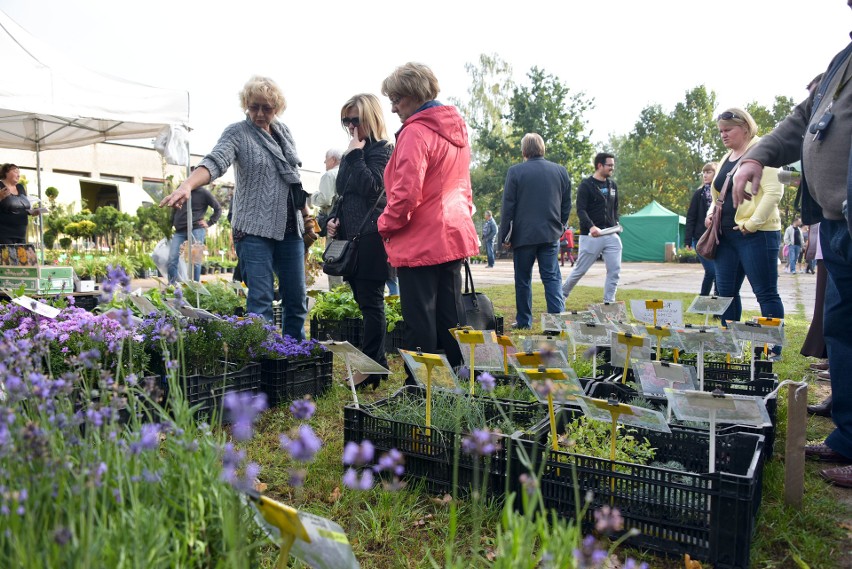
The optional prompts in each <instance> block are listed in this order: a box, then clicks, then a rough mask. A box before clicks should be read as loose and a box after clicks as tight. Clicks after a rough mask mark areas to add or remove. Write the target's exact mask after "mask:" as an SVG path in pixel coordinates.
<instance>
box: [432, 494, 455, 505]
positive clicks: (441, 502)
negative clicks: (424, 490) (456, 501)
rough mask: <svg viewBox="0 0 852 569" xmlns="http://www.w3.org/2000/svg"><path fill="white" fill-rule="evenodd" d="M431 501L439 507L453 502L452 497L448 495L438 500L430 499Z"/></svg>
mask: <svg viewBox="0 0 852 569" xmlns="http://www.w3.org/2000/svg"><path fill="white" fill-rule="evenodd" d="M432 501H433V502H435V503H436V504H438V505H439V506H446V505H447V504H449V503H450V502H452V501H453V497H452V496H450V495H449V494H444V495H443V496H441V497H440V498H432Z"/></svg>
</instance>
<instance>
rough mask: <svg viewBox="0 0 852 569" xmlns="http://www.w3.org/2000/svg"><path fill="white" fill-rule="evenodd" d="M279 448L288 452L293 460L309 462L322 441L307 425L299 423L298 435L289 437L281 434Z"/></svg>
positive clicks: (320, 446)
mask: <svg viewBox="0 0 852 569" xmlns="http://www.w3.org/2000/svg"><path fill="white" fill-rule="evenodd" d="M281 448H283V449H284V450H286V451H287V452H288V453H290V456H291V457H293V460H298V461H300V462H311V461H312V460H313V459H314V455H315V454H316V453H317V452H318V451H319V449H320V448H322V441H321V440H320V439H319V437H317V436H316V435H315V434H314V430H313V429H311V427H310V426H308V425H300V426H299V431H298V435H297V436H296V437H295V438H293V439H290V438H289V437H287V436H286V435H281Z"/></svg>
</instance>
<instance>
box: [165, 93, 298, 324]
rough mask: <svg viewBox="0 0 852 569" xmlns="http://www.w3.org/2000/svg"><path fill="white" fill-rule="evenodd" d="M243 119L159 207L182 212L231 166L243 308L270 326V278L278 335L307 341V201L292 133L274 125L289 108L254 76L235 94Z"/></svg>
mask: <svg viewBox="0 0 852 569" xmlns="http://www.w3.org/2000/svg"><path fill="white" fill-rule="evenodd" d="M240 104H241V106H242V109H243V111H244V112H245V114H246V118H245V120H243V121H240V122H237V123H234V124H232V125H230V126H228V127H227V128H226V129H225V131H224V132H223V133H222V136H221V137H220V138H219V142H217V143H216V146H215V147H214V148H213V150H212V151H211V152H210V154H208V155H207V156H205V157H204V159H203V160H201V162H200V163H199V164H198V166H197V167H196V168H195V171H194V172H193V173H192V174H190V176H189V178H187V179H186V180H185V181H184V182H183V183H181V184H180V186H178V187H177V189H176V190H175V191H174V192H173V193H172V194H170V195H169V196H167V197H166V198H165V199H163V201H162V202H161V203H160V205H161V206H171V207H177V208H180V207H182V206H183V204H184V203H185V202H186V200H187V198H188V197H189V194H190V192H191V191H192V190H194V189H196V188H199V187H201V186H203V185H205V184H208V183H210V182H211V181H212V180H215V179H217V178H219V177H220V176H221V175H222V174H224V173H225V171H226V170H227V169H228V168H229V167H230V166H231V165H233V166H234V172H235V178H236V189H235V191H234V199H233V202H232V204H231V215H232V219H231V224H232V226H233V231H234V245H235V247H236V250H237V256H238V257H239V258H240V267H241V269H242V275H243V280H244V281H245V283H246V285H247V286H248V299H247V302H246V309H247V311H248V312H251V313H255V314H260V315H261V316H263V317H264V318H266V319H267V320H269V321H272V300H273V296H274V278H275V275H278V287H279V292H280V295H281V299H282V304H283V307H284V318H283V333H284V334H286V335H289V336H292V337H294V338H297V339H304V337H305V317H306V316H307V303H306V302H305V300H306V294H305V265H304V253H305V249H304V242H303V240H302V234H303V233H304V219H303V216H304V215H307V207H306V204H305V200H306V194H305V192H304V190H303V189H302V184H301V181H300V178H299V170H298V168H299V166H301V165H302V163H301V161H300V160H299V157H298V156H297V154H296V145H295V143H294V142H293V137H292V135H291V134H290V130H289V129H288V128H287V127H286V126H285V125H284V124H283V123H282V122H280V121H279V120H278V118H277V117H278V115H280V114H281V113H282V112H283V111H284V109H286V108H287V102H286V100H285V99H284V95H283V94H282V92H281V89H279V87H278V85H277V84H276V83H275V82H274V81H273V80H272V79H269V78H268V77H260V76H254V77H252V78H251V79H249V81H248V82H247V83H246V84H245V86H244V87H243V90H242V92H240Z"/></svg>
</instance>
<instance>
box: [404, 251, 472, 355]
mask: <svg viewBox="0 0 852 569" xmlns="http://www.w3.org/2000/svg"><path fill="white" fill-rule="evenodd" d="M461 265H462V261H461V259H459V260H457V261H450V262H448V263H442V264H440V265H430V266H428V267H399V269H398V270H397V273H398V275H399V300H400V304H401V305H402V319H403V320H404V321H405V324H406V326H405V348H406V349H408V350H417V349H418V348H419V349H421V350H422V351H423V352H424V353H432V354H434V353H444V354H446V356H447V361H448V362H449V363H450V365H451V366H453V367H456V366H460V365H461V363H462V356H461V350H459V345H458V343H457V342H456V339H455V338H454V337H453V335H452V334H451V333H450V331H449V330H450V328H455V327H456V326H458V325H459V323H460V322H462V321H463V319H464V308H463V307H462V303H461V290H462V288H461V287H462V282H461Z"/></svg>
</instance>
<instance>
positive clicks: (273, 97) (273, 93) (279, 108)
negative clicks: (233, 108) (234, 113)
mask: <svg viewBox="0 0 852 569" xmlns="http://www.w3.org/2000/svg"><path fill="white" fill-rule="evenodd" d="M254 97H261V98H263V99H266V100H267V101H269V102H270V103H271V104H272V106H274V107H275V116H278V115H280V114H281V113H283V112H284V110H285V109H286V108H287V99H285V98H284V93H282V92H281V88H280V87H278V84H277V83H276V82H275V81H273V80H272V79H270V78H269V77H263V76H262V75H252V77H251V79H249V80H248V81H247V82H246V84H245V85H243V90H242V91H240V105H241V106H242V108H243V111H248V107H249V100H251V99H252V98H254Z"/></svg>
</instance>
